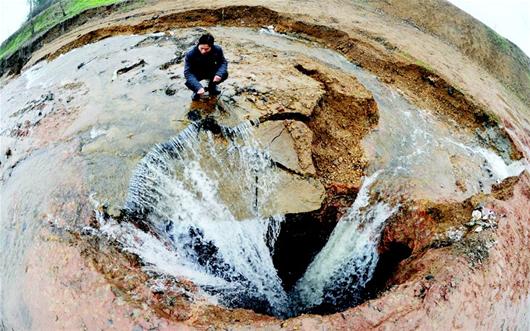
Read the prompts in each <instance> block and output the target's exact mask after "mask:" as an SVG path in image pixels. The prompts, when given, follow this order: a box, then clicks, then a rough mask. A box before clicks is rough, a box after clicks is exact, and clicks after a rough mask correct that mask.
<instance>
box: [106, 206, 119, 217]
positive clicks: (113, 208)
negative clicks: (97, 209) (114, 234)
mask: <svg viewBox="0 0 530 331" xmlns="http://www.w3.org/2000/svg"><path fill="white" fill-rule="evenodd" d="M108 213H109V216H111V217H112V218H119V217H120V216H121V209H120V208H118V207H116V206H111V207H110V208H109V210H108Z"/></svg>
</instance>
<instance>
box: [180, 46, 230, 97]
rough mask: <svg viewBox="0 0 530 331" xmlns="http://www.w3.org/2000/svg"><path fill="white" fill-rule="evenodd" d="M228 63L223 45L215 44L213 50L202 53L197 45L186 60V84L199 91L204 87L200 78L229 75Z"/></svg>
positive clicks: (223, 77)
mask: <svg viewBox="0 0 530 331" xmlns="http://www.w3.org/2000/svg"><path fill="white" fill-rule="evenodd" d="M227 68H228V63H227V62H226V59H225V57H224V54H223V49H222V48H221V46H218V45H213V46H212V50H211V51H210V52H209V53H208V54H206V55H202V54H201V52H200V51H199V48H198V47H197V45H195V46H193V47H192V48H191V49H190V50H189V51H188V52H187V53H186V58H185V61H184V77H186V85H188V87H190V88H192V90H193V91H194V92H197V91H198V90H199V89H201V88H202V85H201V83H200V80H202V79H212V78H213V77H214V76H216V75H217V76H219V77H221V78H222V79H223V80H224V79H226V77H227V76H228V71H227Z"/></svg>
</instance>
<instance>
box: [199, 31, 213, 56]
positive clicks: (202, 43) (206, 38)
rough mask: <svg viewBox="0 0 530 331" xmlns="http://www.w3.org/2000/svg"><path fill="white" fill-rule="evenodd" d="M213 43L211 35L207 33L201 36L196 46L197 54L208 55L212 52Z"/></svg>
mask: <svg viewBox="0 0 530 331" xmlns="http://www.w3.org/2000/svg"><path fill="white" fill-rule="evenodd" d="M213 42H214V39H213V36H212V35H211V34H209V33H206V34H203V35H202V36H201V37H200V38H199V43H198V46H197V47H198V48H199V52H201V54H202V55H206V54H208V53H210V51H211V50H212V46H213Z"/></svg>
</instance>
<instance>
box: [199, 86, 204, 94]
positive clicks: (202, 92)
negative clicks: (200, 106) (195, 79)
mask: <svg viewBox="0 0 530 331" xmlns="http://www.w3.org/2000/svg"><path fill="white" fill-rule="evenodd" d="M197 94H198V95H203V94H204V87H201V88H200V89H199V90H198V91H197Z"/></svg>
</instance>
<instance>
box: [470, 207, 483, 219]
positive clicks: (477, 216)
mask: <svg viewBox="0 0 530 331" xmlns="http://www.w3.org/2000/svg"><path fill="white" fill-rule="evenodd" d="M471 217H472V218H473V220H474V221H478V220H479V219H481V218H482V213H481V212H480V210H478V209H475V210H473V213H471Z"/></svg>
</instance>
